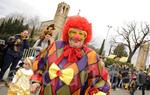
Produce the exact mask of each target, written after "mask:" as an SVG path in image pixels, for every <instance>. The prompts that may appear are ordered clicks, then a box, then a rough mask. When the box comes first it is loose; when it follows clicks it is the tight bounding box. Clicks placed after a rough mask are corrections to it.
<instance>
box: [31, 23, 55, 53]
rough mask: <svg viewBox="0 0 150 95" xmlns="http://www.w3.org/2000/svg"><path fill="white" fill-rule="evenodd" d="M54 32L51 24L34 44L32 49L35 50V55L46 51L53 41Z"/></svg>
mask: <svg viewBox="0 0 150 95" xmlns="http://www.w3.org/2000/svg"><path fill="white" fill-rule="evenodd" d="M54 30H55V27H54V24H51V25H49V26H48V27H47V29H46V30H44V34H43V35H42V36H40V38H39V39H38V40H37V41H36V42H35V44H34V46H33V48H34V49H35V50H36V55H37V54H39V52H41V51H42V50H44V49H46V48H47V46H48V45H50V44H51V43H52V42H53V41H54V39H53V38H52V33H53V31H54Z"/></svg>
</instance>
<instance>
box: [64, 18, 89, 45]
mask: <svg viewBox="0 0 150 95" xmlns="http://www.w3.org/2000/svg"><path fill="white" fill-rule="evenodd" d="M70 28H77V29H80V30H83V31H86V32H87V38H86V39H85V41H84V44H88V42H90V40H91V38H92V24H91V23H89V22H88V20H87V19H86V18H84V17H81V16H70V17H68V18H67V20H66V22H65V24H64V28H63V34H62V39H63V41H65V42H66V43H68V40H69V37H68V31H69V29H70Z"/></svg>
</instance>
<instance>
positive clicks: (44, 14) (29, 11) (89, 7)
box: [0, 0, 150, 47]
mask: <svg viewBox="0 0 150 95" xmlns="http://www.w3.org/2000/svg"><path fill="white" fill-rule="evenodd" d="M63 1H64V2H66V3H67V4H69V5H70V7H71V8H70V11H69V16H71V15H77V13H78V10H79V9H80V10H81V12H80V15H81V16H84V17H86V18H87V19H88V20H89V21H90V22H91V23H92V25H93V38H94V39H96V40H97V41H96V42H97V43H98V47H99V46H100V45H99V44H100V43H101V42H102V40H103V39H104V38H106V34H107V31H108V27H107V26H108V25H110V26H112V28H111V29H110V31H109V36H108V39H111V37H112V36H113V35H114V34H115V30H116V29H117V28H118V27H120V26H122V25H124V24H125V23H128V22H130V21H138V22H141V21H142V22H148V23H149V22H150V13H149V12H150V11H149V10H150V0H0V17H4V16H6V15H8V14H11V13H16V12H17V13H21V14H25V15H28V16H30V17H31V16H33V17H34V16H38V17H39V18H41V19H42V20H43V21H44V20H52V19H53V17H54V15H55V12H56V9H57V5H58V3H60V2H63Z"/></svg>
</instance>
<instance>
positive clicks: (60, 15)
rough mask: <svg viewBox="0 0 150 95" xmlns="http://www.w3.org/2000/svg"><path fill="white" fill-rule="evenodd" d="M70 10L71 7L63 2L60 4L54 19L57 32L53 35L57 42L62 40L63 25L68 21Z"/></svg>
mask: <svg viewBox="0 0 150 95" xmlns="http://www.w3.org/2000/svg"><path fill="white" fill-rule="evenodd" d="M69 9H70V6H69V5H68V4H66V3H65V2H61V3H59V4H58V7H57V10H56V13H55V17H54V24H55V28H56V30H55V32H54V33H53V36H54V38H55V39H57V40H58V39H61V34H62V29H63V25H64V23H65V21H66V18H67V15H68V12H69Z"/></svg>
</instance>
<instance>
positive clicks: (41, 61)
mask: <svg viewBox="0 0 150 95" xmlns="http://www.w3.org/2000/svg"><path fill="white" fill-rule="evenodd" d="M53 45H54V43H53V44H51V45H49V46H48V47H47V48H46V49H45V50H43V51H42V52H41V53H40V54H39V55H38V56H37V58H36V59H35V61H34V62H33V65H32V70H33V72H34V74H33V76H32V77H31V79H30V80H31V83H32V85H31V92H32V93H35V90H36V89H37V88H38V87H39V86H40V85H43V75H44V73H45V71H46V70H47V68H48V67H49V64H48V62H47V60H48V53H49V52H48V51H50V50H51V48H52V46H53Z"/></svg>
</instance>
